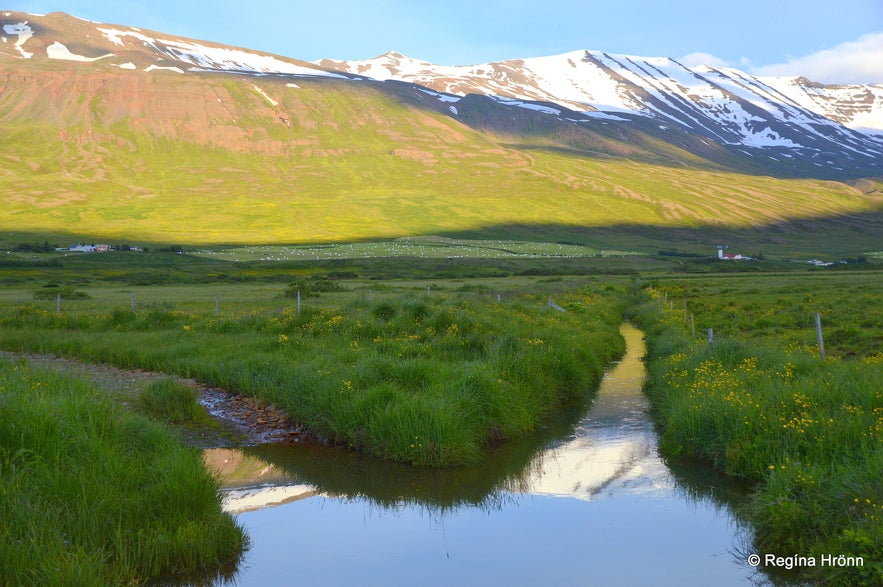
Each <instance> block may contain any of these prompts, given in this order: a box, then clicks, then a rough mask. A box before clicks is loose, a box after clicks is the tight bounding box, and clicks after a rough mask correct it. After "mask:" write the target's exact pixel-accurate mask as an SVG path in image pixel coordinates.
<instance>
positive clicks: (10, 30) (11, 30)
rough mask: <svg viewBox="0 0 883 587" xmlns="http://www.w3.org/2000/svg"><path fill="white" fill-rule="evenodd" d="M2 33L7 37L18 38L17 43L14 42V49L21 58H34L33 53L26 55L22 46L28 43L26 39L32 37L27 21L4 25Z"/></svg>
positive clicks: (32, 33) (32, 32) (32, 31)
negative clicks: (13, 36)
mask: <svg viewBox="0 0 883 587" xmlns="http://www.w3.org/2000/svg"><path fill="white" fill-rule="evenodd" d="M3 32H4V33H6V34H7V35H17V36H18V41H16V42H15V48H16V49H17V50H18V52H19V53H21V56H22V57H24V58H25V59H30V58H31V57H33V56H34V54H33V53H28V52H27V51H25V50H24V44H25V43H27V42H28V39H30V38H31V37H33V36H34V30H33V29H32V28H31V27H30V26H28V22H27V21H25V22H21V23H18V24H5V25H3Z"/></svg>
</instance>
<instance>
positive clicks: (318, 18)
mask: <svg viewBox="0 0 883 587" xmlns="http://www.w3.org/2000/svg"><path fill="white" fill-rule="evenodd" d="M6 9H8V10H16V11H22V12H30V13H35V14H46V13H49V12H56V11H61V12H67V13H68V14H72V15H74V16H79V17H81V18H85V19H87V20H95V21H99V22H104V23H108V24H120V25H128V26H135V27H140V28H144V29H150V30H154V31H159V32H164V33H169V34H174V35H179V36H184V37H190V38H194V39H200V40H206V41H214V42H218V43H224V44H229V45H235V46H239V47H244V48H248V49H257V50H261V51H266V52H269V53H275V54H278V55H283V56H285V57H291V58H295V59H303V60H305V61H314V60H318V59H321V58H323V57H329V58H333V59H369V58H371V57H376V56H377V55H380V54H382V53H385V52H386V51H398V52H399V53H403V54H405V55H408V56H409V57H412V58H415V59H422V60H425V61H430V62H433V63H436V64H441V65H475V64H479V63H487V62H490V61H500V60H504V59H517V58H525V57H542V56H547V55H556V54H559V53H566V52H570V51H576V50H582V49H590V50H600V51H605V52H608V53H617V54H627V55H640V56H645V57H672V58H675V59H678V60H679V61H681V62H682V63H684V64H685V65H700V64H706V65H714V66H727V67H734V68H736V69H741V70H743V71H746V72H748V73H753V74H756V75H802V76H805V77H807V78H810V79H812V80H814V81H818V82H822V83H883V0H836V1H835V0H741V1H740V0H732V1H730V2H713V1H712V2H709V1H708V0H604V1H598V0H486V1H482V0H445V1H438V0H324V1H322V0H310V1H304V0H251V1H250V2H243V1H242V0H212V2H191V1H188V0H174V1H172V0H143V1H142V0H45V1H41V0H34V1H28V0H21V1H19V2H17V3H14V5H7V6H6Z"/></svg>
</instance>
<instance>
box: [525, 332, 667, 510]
mask: <svg viewBox="0 0 883 587" xmlns="http://www.w3.org/2000/svg"><path fill="white" fill-rule="evenodd" d="M622 333H623V336H624V337H625V338H626V343H627V347H628V354H627V355H626V356H625V357H624V358H623V360H622V361H621V362H619V363H617V364H616V366H615V367H614V368H613V369H611V370H610V371H609V372H608V373H607V374H606V375H605V376H604V379H603V381H602V382H601V386H600V388H599V389H598V395H597V397H596V398H595V401H594V402H593V404H592V408H591V410H590V411H589V413H588V414H586V416H585V417H584V418H583V419H582V420H581V421H580V423H579V424H578V425H577V427H576V430H575V432H574V436H573V438H572V439H571V440H569V441H567V442H565V443H563V444H560V445H558V446H555V447H552V448H549V449H547V450H545V451H541V452H540V453H539V454H538V455H537V457H536V459H535V460H534V462H533V463H532V465H531V466H530V467H529V470H530V472H531V474H530V478H529V479H528V480H526V483H525V487H524V491H525V492H527V493H534V494H541V495H558V496H569V497H575V498H578V499H594V498H597V497H599V496H602V495H613V494H616V493H654V492H658V491H669V492H670V491H671V490H672V488H673V487H674V481H673V479H672V476H671V474H670V472H669V470H668V468H667V467H666V466H665V463H663V462H662V459H660V458H659V455H658V453H657V450H656V434H655V432H654V431H653V427H652V424H651V422H650V418H649V415H648V409H649V406H648V403H647V400H646V399H645V398H644V396H643V393H642V391H641V390H642V385H643V382H644V377H645V375H646V370H645V368H644V364H643V362H642V361H641V357H642V356H643V355H644V350H645V346H644V341H643V337H642V335H641V333H640V331H638V330H637V329H635V328H633V327H630V326H624V327H623V328H622Z"/></svg>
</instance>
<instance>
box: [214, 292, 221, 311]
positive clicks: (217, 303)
mask: <svg viewBox="0 0 883 587" xmlns="http://www.w3.org/2000/svg"><path fill="white" fill-rule="evenodd" d="M220 313H221V296H220V295H219V294H215V316H217V315H218V314H220Z"/></svg>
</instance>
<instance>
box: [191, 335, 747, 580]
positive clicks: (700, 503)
mask: <svg viewBox="0 0 883 587" xmlns="http://www.w3.org/2000/svg"><path fill="white" fill-rule="evenodd" d="M622 333H623V335H624V336H625V338H626V341H627V344H628V351H627V354H626V356H624V357H623V359H622V360H621V361H620V362H619V363H617V364H616V365H614V366H612V368H611V369H610V370H609V371H608V373H607V375H606V376H605V378H604V380H603V382H602V384H601V386H600V388H599V390H598V395H597V396H596V397H595V399H594V401H593V402H592V403H591V404H590V406H582V407H581V408H578V409H576V408H575V409H574V410H572V411H571V412H570V413H568V414H565V415H564V416H562V418H560V419H559V420H558V421H556V422H554V423H553V424H552V425H550V426H549V428H548V429H546V430H544V431H543V432H542V433H541V434H539V435H537V436H536V437H534V438H530V439H526V440H523V441H518V442H512V443H507V444H506V445H505V446H503V447H501V448H500V449H498V450H496V451H494V453H493V454H492V455H491V456H490V458H489V459H488V460H487V461H486V462H484V463H482V464H481V465H480V466H476V467H467V468H459V469H453V470H444V471H433V470H423V469H414V468H411V467H404V466H398V465H394V464H390V463H386V462H378V461H374V460H372V459H366V458H364V457H360V456H357V455H354V454H352V453H350V452H347V451H343V450H340V449H336V448H329V447H298V446H294V447H291V446H278V445H264V446H257V447H248V448H245V449H241V450H229V449H213V450H209V451H207V452H206V459H207V461H209V462H210V463H212V464H214V465H215V466H216V467H217V468H219V469H220V470H221V472H222V474H223V475H225V478H226V481H225V490H224V491H225V508H226V509H228V510H229V511H231V512H234V513H235V514H236V516H237V517H238V520H239V522H240V523H241V524H242V525H243V526H244V527H245V528H246V529H247V531H248V533H249V535H250V536H251V538H252V548H251V550H250V551H249V552H248V553H247V554H246V557H245V559H244V561H243V563H242V565H241V567H240V572H239V574H238V575H237V577H236V579H235V581H234V583H233V584H235V585H239V586H243V587H245V586H252V585H261V586H268V585H305V584H310V585H323V586H325V585H347V586H350V585H383V586H396V585H408V586H411V585H425V586H432V585H445V586H448V585H482V586H485V585H507V586H509V585H530V586H533V585H542V586H551V585H567V586H570V585H613V586H615V585H623V586H630V587H634V586H642V585H679V586H691V585H696V586H703V587H704V586H707V585H716V586H727V585H751V584H756V583H764V582H765V581H764V579H763V577H762V576H761V575H759V574H758V573H757V572H756V571H755V570H754V569H752V568H751V567H749V566H747V565H746V564H745V556H746V555H747V552H746V549H747V546H746V544H747V534H746V532H745V531H744V530H742V529H741V528H740V525H739V523H738V522H737V520H736V519H735V518H734V517H733V515H732V514H731V513H730V507H729V506H730V505H732V504H733V503H736V502H738V500H739V499H741V497H742V495H744V494H743V493H742V491H741V488H738V487H734V486H728V484H727V481H726V480H724V479H722V478H720V477H718V476H715V475H714V474H713V473H710V472H708V471H702V470H697V469H696V466H695V465H693V464H691V465H688V466H684V465H677V464H676V463H666V462H664V461H663V460H662V459H661V458H660V456H659V454H658V451H657V444H656V435H655V432H654V429H653V425H652V423H651V421H650V419H649V416H648V405H647V402H646V400H645V398H644V397H643V395H642V393H641V384H642V381H643V379H644V376H645V371H644V366H643V363H642V362H641V357H642V356H643V353H644V343H643V338H642V334H641V332H640V331H638V330H637V329H635V328H634V327H632V326H630V325H623V327H622Z"/></svg>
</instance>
